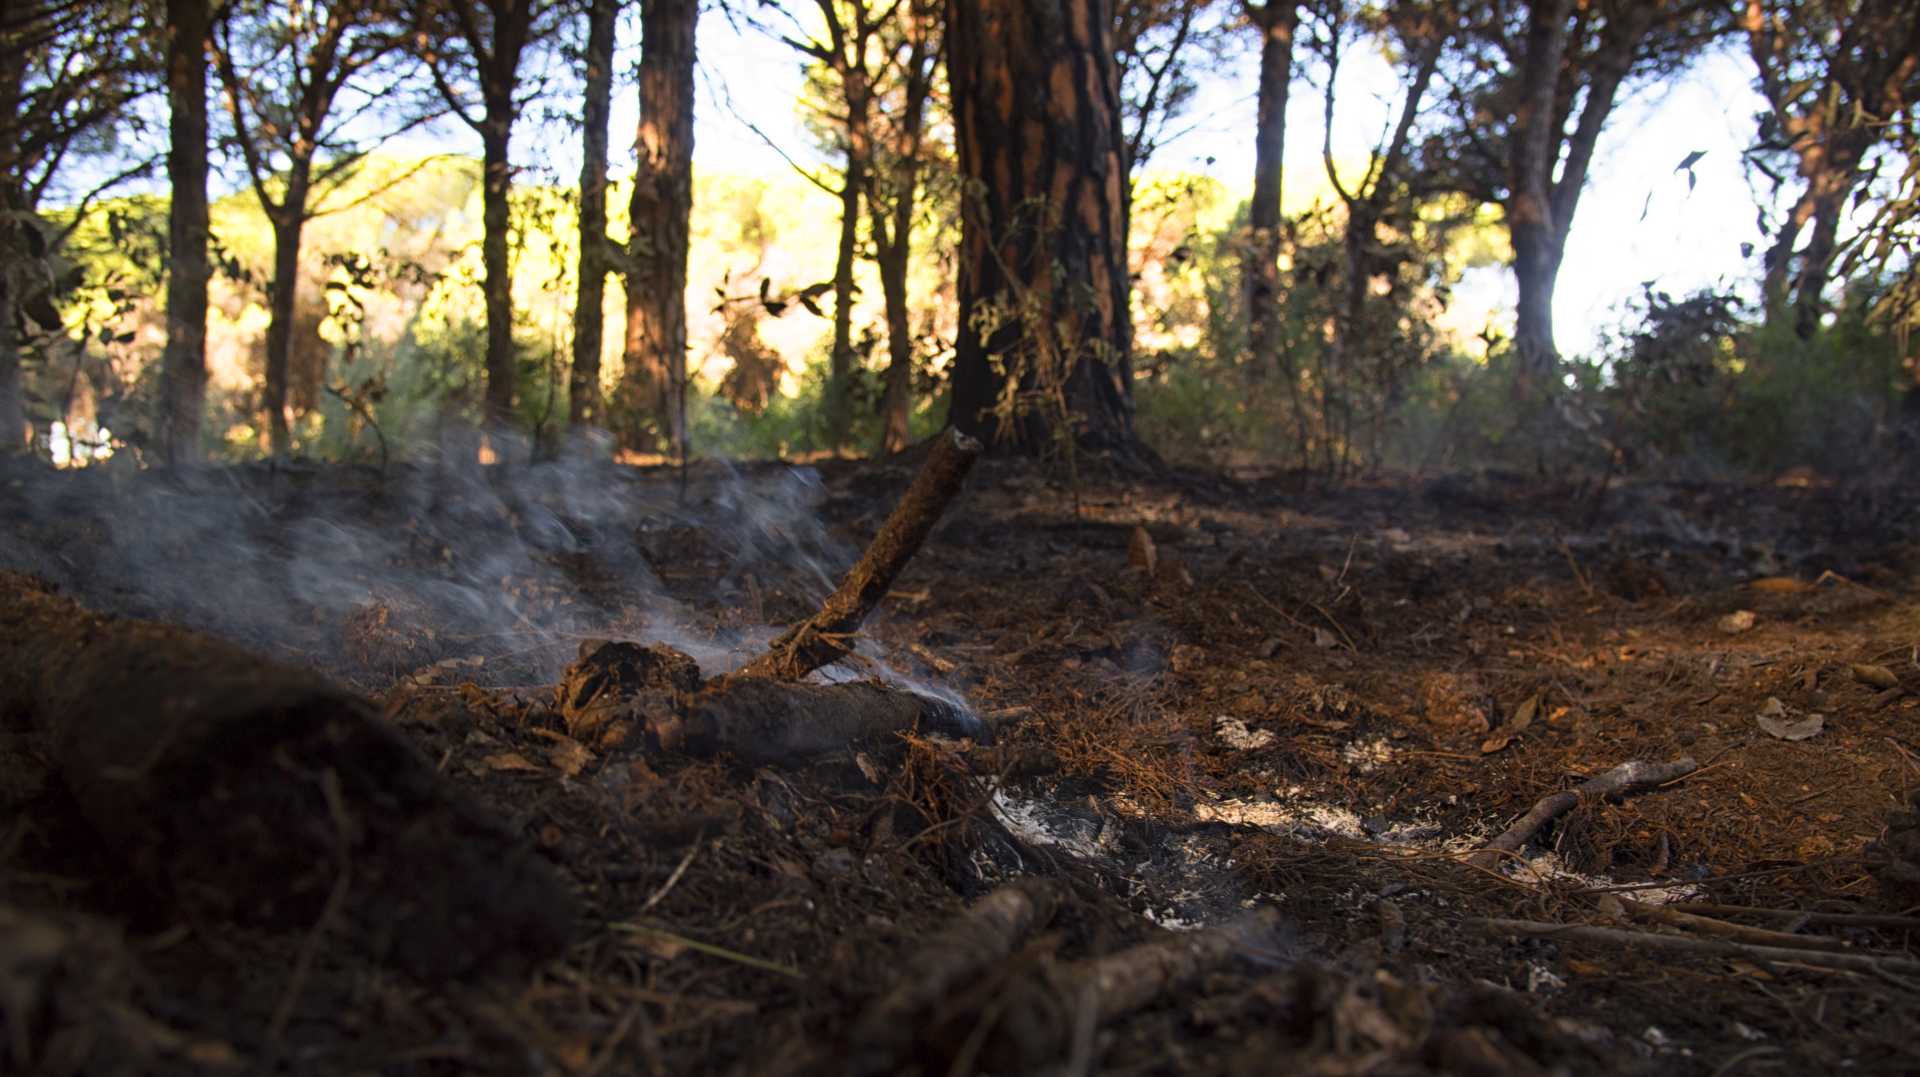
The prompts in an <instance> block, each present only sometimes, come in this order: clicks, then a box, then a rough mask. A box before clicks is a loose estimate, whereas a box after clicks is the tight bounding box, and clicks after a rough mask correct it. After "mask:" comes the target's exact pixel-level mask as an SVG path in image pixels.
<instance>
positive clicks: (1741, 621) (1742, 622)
mask: <svg viewBox="0 0 1920 1077" xmlns="http://www.w3.org/2000/svg"><path fill="white" fill-rule="evenodd" d="M1755 620H1756V618H1755V617H1754V615H1753V611H1752V610H1734V611H1733V612H1732V613H1729V614H1727V615H1726V616H1725V617H1722V618H1720V620H1719V621H1718V622H1717V623H1718V625H1719V628H1720V631H1722V632H1725V633H1726V634H1727V635H1729V636H1737V635H1739V634H1740V633H1742V632H1747V631H1750V630H1752V628H1753V626H1754V623H1755Z"/></svg>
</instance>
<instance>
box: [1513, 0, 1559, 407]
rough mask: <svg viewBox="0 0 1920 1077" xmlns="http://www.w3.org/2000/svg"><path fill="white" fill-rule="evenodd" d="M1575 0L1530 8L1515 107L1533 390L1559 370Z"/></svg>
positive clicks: (1518, 260) (1517, 336)
mask: <svg viewBox="0 0 1920 1077" xmlns="http://www.w3.org/2000/svg"><path fill="white" fill-rule="evenodd" d="M1573 8H1574V0H1547V2H1544V3H1535V4H1532V5H1530V6H1529V11H1528V20H1527V29H1526V57H1525V59H1524V60H1523V61H1522V63H1521V70H1520V85H1519V95H1520V101H1519V105H1518V106H1517V107H1516V109H1515V113H1514V124H1513V134H1512V144H1513V149H1512V158H1511V159H1510V160H1509V162H1508V168H1509V172H1510V176H1509V184H1510V190H1511V194H1510V195H1509V197H1508V199H1507V207H1506V208H1507V230H1508V235H1509V236H1510V238H1511V239H1512V242H1513V275H1514V280H1515V283H1516V284H1518V286H1519V290H1520V299H1519V304H1518V308H1517V310H1516V312H1515V314H1516V317H1515V321H1516V325H1515V329H1514V343H1515V344H1516V346H1517V347H1518V349H1519V354H1520V370H1519V382H1518V385H1519V386H1520V388H1521V389H1522V391H1526V390H1528V389H1530V388H1531V387H1533V386H1534V385H1537V384H1544V383H1545V382H1546V381H1547V380H1548V379H1549V378H1551V377H1552V375H1553V371H1554V368H1555V367H1556V366H1558V365H1559V362H1560V352H1559V349H1558V348H1557V347H1556V346H1555V344H1554V339H1553V283H1554V279H1555V276H1556V275H1557V272H1558V269H1559V266H1558V261H1557V259H1556V258H1555V257H1554V254H1553V249H1554V246H1555V243H1554V237H1555V235H1556V234H1558V232H1559V224H1558V222H1556V221H1555V220H1554V214H1553V168H1554V164H1555V163H1556V161H1557V160H1558V158H1559V149H1560V132H1558V131H1556V130H1555V129H1554V123H1553V120H1554V117H1555V116H1556V115H1557V114H1558V110H1557V108H1556V103H1557V99H1558V95H1559V85H1560V68H1561V63H1562V61H1563V60H1564V59H1565V57H1566V52H1567V36H1568V35H1567V20H1568V18H1570V17H1571V16H1572V14H1573Z"/></svg>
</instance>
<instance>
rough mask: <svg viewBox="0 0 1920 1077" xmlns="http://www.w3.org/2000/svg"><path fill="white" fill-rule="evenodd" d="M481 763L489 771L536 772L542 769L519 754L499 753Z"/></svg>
mask: <svg viewBox="0 0 1920 1077" xmlns="http://www.w3.org/2000/svg"><path fill="white" fill-rule="evenodd" d="M480 762H481V764H482V765H483V766H485V767H486V768H487V769H488V770H522V771H536V770H539V769H540V766H539V764H537V763H534V762H531V761H529V760H528V759H527V757H526V756H524V755H521V754H520V753H519V752H497V753H495V754H493V755H490V756H487V757H486V758H484V759H482V760H480Z"/></svg>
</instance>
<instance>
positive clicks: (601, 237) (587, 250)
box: [567, 0, 620, 429]
mask: <svg viewBox="0 0 1920 1077" xmlns="http://www.w3.org/2000/svg"><path fill="white" fill-rule="evenodd" d="M619 17H620V0H593V4H592V7H591V8H589V10H588V12H587V55H586V64H587V86H586V101H585V103H584V105H583V107H582V109H581V121H582V126H583V128H584V130H583V131H582V133H581V140H580V141H581V156H582V158H583V160H582V161H581V163H580V286H579V293H578V296H577V298H576V299H575V302H574V307H573V368H572V370H571V371H570V372H569V374H568V377H567V423H568V425H570V426H572V427H575V428H576V429H577V428H581V427H588V426H593V425H594V424H596V423H599V422H600V421H601V416H600V350H601V345H602V341H603V340H604V339H605V337H606V314H605V310H604V308H605V305H606V304H605V300H606V295H607V270H608V266H607V261H608V259H607V140H608V136H607V124H608V119H609V116H610V115H611V113H612V111H613V53H614V47H615V44H616V34H617V27H616V25H615V24H616V23H617V22H618V20H619Z"/></svg>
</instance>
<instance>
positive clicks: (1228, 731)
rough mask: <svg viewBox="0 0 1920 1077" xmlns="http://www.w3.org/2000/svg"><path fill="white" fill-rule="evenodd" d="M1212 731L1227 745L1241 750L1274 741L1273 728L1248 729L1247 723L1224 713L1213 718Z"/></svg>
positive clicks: (1265, 745) (1248, 749)
mask: <svg viewBox="0 0 1920 1077" xmlns="http://www.w3.org/2000/svg"><path fill="white" fill-rule="evenodd" d="M1213 732H1214V734H1215V735H1216V736H1218V737H1219V738H1220V739H1221V740H1223V741H1226V742H1227V747H1229V748H1234V749H1237V750H1239V751H1243V752H1250V751H1252V750H1254V749H1255V748H1265V747H1267V746H1268V745H1270V744H1272V743H1273V741H1274V736H1273V730H1271V729H1248V728H1247V723H1245V722H1243V721H1241V720H1240V719H1238V718H1233V717H1229V716H1227V715H1224V714H1223V715H1221V716H1220V717H1218V718H1215V719H1214V720H1213Z"/></svg>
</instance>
